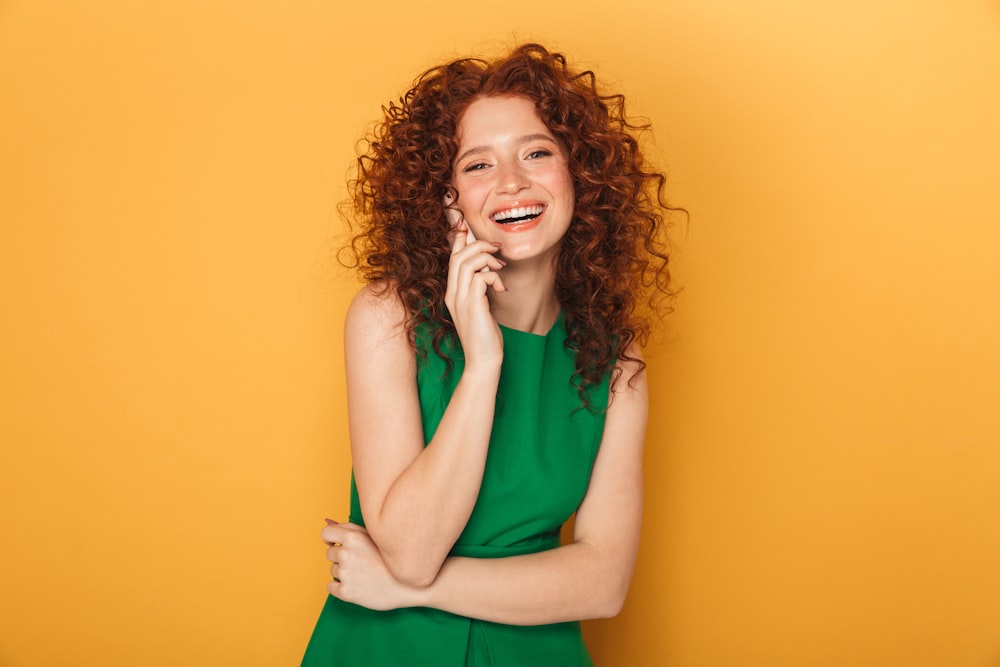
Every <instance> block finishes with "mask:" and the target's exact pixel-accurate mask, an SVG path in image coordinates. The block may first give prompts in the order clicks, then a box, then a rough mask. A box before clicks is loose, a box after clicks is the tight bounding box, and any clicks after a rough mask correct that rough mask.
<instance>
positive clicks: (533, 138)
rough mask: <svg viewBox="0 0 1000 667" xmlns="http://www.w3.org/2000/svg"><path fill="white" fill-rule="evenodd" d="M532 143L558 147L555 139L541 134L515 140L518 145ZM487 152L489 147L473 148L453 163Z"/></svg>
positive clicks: (528, 135) (527, 135)
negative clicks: (539, 142)
mask: <svg viewBox="0 0 1000 667" xmlns="http://www.w3.org/2000/svg"><path fill="white" fill-rule="evenodd" d="M532 141H547V142H549V143H551V144H555V145H556V146H558V145H559V142H558V141H556V140H555V138H553V137H551V136H549V135H548V134H541V133H537V134H526V135H524V136H523V137H518V138H517V143H518V145H521V144H527V143H531V142H532ZM488 150H490V147H489V146H473V147H472V148H470V149H469V150H467V151H465V152H464V153H462V154H461V155H459V156H458V157H457V158H455V163H456V164H457V163H459V162H461V161H462V160H464V159H465V158H467V157H469V156H470V155H472V154H473V153H485V152H486V151H488Z"/></svg>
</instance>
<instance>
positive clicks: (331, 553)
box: [326, 544, 344, 563]
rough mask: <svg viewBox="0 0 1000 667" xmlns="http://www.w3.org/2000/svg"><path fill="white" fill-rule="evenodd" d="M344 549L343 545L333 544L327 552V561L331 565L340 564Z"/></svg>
mask: <svg viewBox="0 0 1000 667" xmlns="http://www.w3.org/2000/svg"><path fill="white" fill-rule="evenodd" d="M343 548H344V547H343V545H340V544H331V545H330V548H329V549H327V550H326V559H327V560H328V561H330V562H331V563H339V562H340V556H341V549H343Z"/></svg>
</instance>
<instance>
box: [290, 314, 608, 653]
mask: <svg viewBox="0 0 1000 667" xmlns="http://www.w3.org/2000/svg"><path fill="white" fill-rule="evenodd" d="M501 333H502V335H503V341H504V358H503V365H502V367H501V373H500V384H499V387H498V391H497V399H496V413H495V417H494V422H493V431H492V435H491V437H490V443H489V452H488V454H487V459H486V466H485V470H484V473H483V482H482V487H481V489H480V492H479V497H478V499H477V501H476V505H475V507H474V509H473V511H472V514H471V516H470V517H469V521H468V523H467V525H466V527H465V529H464V530H463V532H462V534H461V535H460V536H459V538H458V540H457V541H456V543H455V546H454V547H453V548H452V550H451V555H453V556H467V557H473V558H502V557H505V556H515V555H520V554H527V553H535V552H539V551H544V550H547V549H553V548H556V547H558V546H559V544H560V540H559V531H560V528H561V526H562V524H563V523H564V522H565V521H566V520H567V519H568V518H569V517H570V515H572V514H573V512H575V511H576V509H577V507H578V506H579V505H580V503H581V502H582V500H583V497H584V494H585V493H586V491H587V486H588V484H589V481H590V473H591V470H592V468H593V465H594V459H595V457H596V456H597V450H598V447H599V445H600V442H601V436H602V434H603V430H604V413H603V411H600V410H598V411H594V410H588V409H587V408H585V407H583V406H582V404H581V401H580V398H579V394H578V392H577V387H576V386H575V385H574V384H573V382H572V376H573V371H574V353H573V352H572V351H571V350H569V349H568V348H567V347H566V346H565V344H564V343H565V340H566V328H565V322H564V316H563V315H562V314H560V315H559V318H558V319H557V320H556V323H555V324H554V325H553V327H552V329H551V330H550V331H549V332H548V334H546V335H544V336H542V335H537V334H532V333H527V332H523V331H517V330H515V329H509V328H506V327H501ZM430 340H431V337H430V330H429V328H428V327H423V328H422V329H421V328H418V330H417V332H416V344H417V346H418V348H420V349H423V350H426V351H427V353H426V355H418V362H417V387H418V391H419V396H420V409H421V414H422V417H423V429H424V442H425V443H427V442H430V440H431V438H432V437H433V435H434V432H435V430H437V427H438V424H439V423H440V421H441V417H442V416H443V415H444V411H445V408H446V407H447V405H448V402H449V400H451V396H452V393H453V392H454V391H455V387H456V385H457V384H458V379H459V378H460V377H461V374H462V369H463V368H464V360H463V358H462V353H461V347H460V345H459V343H457V342H453V343H451V344H448V341H447V340H446V341H445V345H444V347H443V351H444V352H445V354H446V356H447V357H448V358H449V359H451V361H452V367H451V369H450V370H449V368H448V365H447V364H446V362H445V361H444V360H442V359H441V358H440V357H439V356H438V355H437V354H436V353H435V352H434V351H433V349H432V348H431V346H430ZM590 398H591V404H592V405H594V406H601V407H603V406H606V405H607V400H608V378H607V377H605V378H604V380H603V382H602V383H601V384H600V385H599V386H597V387H593V388H591V390H590ZM387 418H391V417H387ZM351 521H352V522H353V523H357V524H360V525H363V517H362V516H361V507H360V503H359V501H358V493H357V487H356V486H355V484H354V480H353V479H352V480H351ZM581 585H586V582H581ZM302 665H303V667H329V666H331V665H336V666H338V667H532V666H533V665H539V666H544V667H584V666H592V665H593V662H592V661H591V659H590V656H589V654H588V653H587V648H586V646H585V645H584V643H583V637H582V635H581V633H580V624H579V622H569V623H554V624H549V625H535V626H515V625H505V624H501V623H491V622H487V621H480V620H476V619H471V618H467V617H464V616H458V615H455V614H451V613H448V612H445V611H440V610H437V609H429V608H426V607H413V608H405V609H395V610H391V611H383V612H380V611H372V610H370V609H366V608H364V607H360V606H358V605H354V604H350V603H347V602H342V601H341V600H338V599H337V598H335V597H333V596H328V597H327V600H326V605H325V606H324V607H323V611H322V613H321V614H320V618H319V621H318V622H317V624H316V628H315V630H314V631H313V635H312V638H311V639H310V641H309V645H308V647H307V648H306V653H305V657H304V658H303V660H302Z"/></svg>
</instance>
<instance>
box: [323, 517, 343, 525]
mask: <svg viewBox="0 0 1000 667" xmlns="http://www.w3.org/2000/svg"><path fill="white" fill-rule="evenodd" d="M323 521H326V525H328V526H339V525H340V522H339V521H334V520H333V519H323Z"/></svg>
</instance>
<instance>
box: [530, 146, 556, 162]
mask: <svg viewBox="0 0 1000 667" xmlns="http://www.w3.org/2000/svg"><path fill="white" fill-rule="evenodd" d="M551 155H552V151H548V150H545V149H544V148H539V149H538V150H535V151H531V152H530V153H528V159H529V160H535V159H538V158H541V157H550V156H551Z"/></svg>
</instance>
